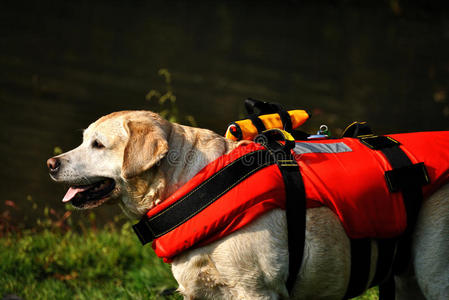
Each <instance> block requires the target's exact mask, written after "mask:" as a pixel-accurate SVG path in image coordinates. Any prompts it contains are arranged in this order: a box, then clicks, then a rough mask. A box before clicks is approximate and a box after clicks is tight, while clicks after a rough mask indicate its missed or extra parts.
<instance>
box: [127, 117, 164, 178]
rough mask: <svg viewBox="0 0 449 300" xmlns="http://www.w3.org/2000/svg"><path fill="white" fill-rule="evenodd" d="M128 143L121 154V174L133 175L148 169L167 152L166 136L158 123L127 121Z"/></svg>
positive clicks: (128, 176) (130, 176)
mask: <svg viewBox="0 0 449 300" xmlns="http://www.w3.org/2000/svg"><path fill="white" fill-rule="evenodd" d="M125 129H126V130H127V132H128V143H127V145H126V147H125V151H124V154H123V165H122V176H123V177H124V178H126V179H129V178H132V177H135V176H137V175H139V174H141V173H142V172H144V171H147V170H149V169H150V168H151V167H152V166H154V165H155V164H156V163H157V162H159V161H160V160H161V159H162V158H163V157H164V156H165V155H166V154H167V152H168V143H167V137H166V135H165V133H164V131H163V130H162V129H161V128H160V127H159V126H158V125H152V124H150V123H149V122H137V121H128V122H127V123H126V124H125Z"/></svg>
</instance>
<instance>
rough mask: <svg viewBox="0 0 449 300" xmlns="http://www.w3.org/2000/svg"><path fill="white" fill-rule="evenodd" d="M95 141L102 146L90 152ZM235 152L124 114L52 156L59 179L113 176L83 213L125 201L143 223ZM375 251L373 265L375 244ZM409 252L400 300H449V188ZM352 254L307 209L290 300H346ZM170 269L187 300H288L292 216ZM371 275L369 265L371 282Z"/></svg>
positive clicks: (333, 221)
mask: <svg viewBox="0 0 449 300" xmlns="http://www.w3.org/2000/svg"><path fill="white" fill-rule="evenodd" d="M95 140H97V142H100V143H101V144H102V145H104V147H103V148H98V147H96V148H95V147H93V146H92V143H93V141H95ZM241 143H242V142H241ZM238 145H239V143H237V142H232V141H229V140H226V139H224V138H223V137H221V136H219V135H217V134H215V133H213V132H211V131H209V130H205V129H198V128H192V127H187V126H182V125H179V124H175V123H170V122H168V121H166V120H164V119H162V118H161V117H160V116H159V115H157V114H155V113H152V112H148V111H124V112H117V113H113V114H110V115H107V116H105V117H102V118H100V119H99V120H98V121H96V122H95V123H93V124H91V125H90V126H89V127H88V128H87V129H86V130H85V132H84V140H83V143H82V144H81V145H80V146H79V147H78V148H76V149H74V150H72V151H70V152H67V153H64V154H61V155H59V156H57V157H55V159H58V160H59V161H60V163H61V165H60V167H59V169H58V171H57V172H53V173H52V178H53V179H54V180H55V181H57V182H62V183H66V184H69V185H82V184H84V185H85V184H90V183H92V182H96V181H98V180H100V179H101V178H112V179H114V181H115V183H116V187H115V189H114V191H113V192H112V194H111V195H110V196H109V197H107V198H105V199H101V200H98V201H91V202H88V203H84V204H82V205H79V207H80V208H91V207H95V206H99V205H101V204H102V203H103V202H106V201H107V202H108V203H119V204H121V206H122V208H123V210H124V211H125V213H126V214H127V215H129V216H131V217H133V218H136V219H139V218H140V217H142V216H143V215H144V214H145V213H146V212H147V211H148V210H149V209H150V208H152V207H154V206H155V205H158V204H159V203H160V202H161V201H163V200H164V199H165V198H166V197H167V196H169V195H170V194H171V193H173V192H174V191H176V190H177V189H178V188H179V187H180V186H182V185H183V184H184V183H186V182H187V181H188V180H189V179H191V178H192V177H193V176H194V175H195V174H196V173H197V172H198V171H199V170H200V169H201V168H203V167H204V166H205V165H206V164H208V163H209V162H211V161H213V160H215V159H216V158H218V157H219V156H221V155H223V154H225V153H228V152H229V151H231V150H232V149H234V148H235V147H237V146H238ZM372 249H373V251H372V253H373V255H372V266H375V261H376V259H377V245H376V243H375V242H373V243H372ZM412 254H413V259H412V265H411V266H410V268H409V271H408V272H407V274H404V275H403V276H401V277H396V278H395V279H396V287H397V288H396V294H397V299H423V298H424V297H425V298H427V299H449V185H446V186H444V187H443V188H441V189H440V190H439V191H438V192H437V193H435V194H434V195H433V196H432V197H430V198H429V199H427V200H426V201H425V202H424V203H423V206H422V209H421V211H420V214H419V218H418V222H417V224H416V230H415V233H414V235H413V243H412ZM350 255H351V254H350V243H349V239H348V237H347V236H346V234H345V231H344V229H343V227H342V225H341V224H340V222H339V220H338V218H337V217H336V216H335V214H334V213H333V212H332V211H330V210H329V209H328V208H325V207H321V208H313V209H308V210H307V227H306V242H305V249H304V257H303V264H302V267H301V270H300V273H299V275H298V278H297V282H296V285H295V287H294V290H293V293H292V296H291V299H341V298H342V297H343V296H344V294H345V291H346V288H347V285H348V281H349V276H350ZM148 267H150V266H148ZM172 271H173V275H174V277H175V278H176V280H177V281H178V283H179V288H178V290H179V292H180V293H181V294H182V295H184V297H185V299H290V298H289V294H288V292H287V290H286V287H285V282H286V279H287V275H288V251H287V234H286V220H285V212H284V211H282V210H272V211H270V212H268V213H266V214H265V215H263V216H262V217H260V218H258V219H257V220H256V221H254V222H253V223H251V224H250V225H248V226H246V227H244V228H243V229H241V230H239V231H237V232H234V233H233V234H231V235H229V236H227V237H226V238H223V239H221V240H218V241H216V242H214V243H212V244H210V245H207V246H204V247H201V248H197V249H193V250H189V251H186V252H184V253H182V254H181V255H179V256H177V257H176V258H175V259H174V261H173V263H172ZM374 273H375V267H372V270H371V276H370V277H371V279H372V277H373V276H374Z"/></svg>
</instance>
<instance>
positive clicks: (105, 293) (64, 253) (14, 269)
mask: <svg viewBox="0 0 449 300" xmlns="http://www.w3.org/2000/svg"><path fill="white" fill-rule="evenodd" d="M0 261H1V264H0V297H1V296H2V295H5V294H16V295H18V296H20V297H23V298H24V299H148V298H149V299H180V297H175V296H168V297H164V296H163V295H161V292H163V291H164V290H165V289H167V288H173V287H176V282H175V281H174V279H173V277H172V276H171V273H170V270H169V266H168V265H166V264H164V263H162V262H161V261H160V260H159V259H158V258H157V257H155V255H154V252H153V250H152V249H151V247H144V248H143V247H142V246H141V245H140V244H139V242H138V241H137V238H136V237H134V236H132V229H131V228H130V227H129V225H125V226H124V227H123V228H121V229H120V230H117V229H114V227H112V226H111V227H108V228H105V229H102V230H98V231H96V230H91V229H90V230H87V231H85V232H84V233H81V234H78V233H74V232H73V231H67V232H65V233H62V232H59V233H58V232H55V231H54V230H53V231H51V230H44V231H42V232H39V233H31V232H27V231H24V232H22V233H20V234H17V233H16V234H8V235H6V236H3V237H2V238H1V239H0Z"/></svg>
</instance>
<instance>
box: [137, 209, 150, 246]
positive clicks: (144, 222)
mask: <svg viewBox="0 0 449 300" xmlns="http://www.w3.org/2000/svg"><path fill="white" fill-rule="evenodd" d="M133 229H134V232H135V233H136V235H137V237H138V238H139V240H140V242H141V243H142V245H145V244H147V243H149V242H152V241H153V240H154V238H155V236H154V233H153V231H152V230H151V227H150V225H149V224H148V218H147V217H146V216H143V218H142V219H141V220H140V221H139V223H137V224H134V225H133Z"/></svg>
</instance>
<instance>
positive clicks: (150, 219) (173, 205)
mask: <svg viewBox="0 0 449 300" xmlns="http://www.w3.org/2000/svg"><path fill="white" fill-rule="evenodd" d="M261 151H264V150H256V151H254V152H250V153H247V154H245V155H243V156H240V157H239V158H238V159H236V160H234V161H233V162H231V163H230V164H228V165H226V166H225V167H223V168H222V169H221V170H220V171H218V172H217V173H215V174H214V175H212V176H211V177H209V178H208V179H207V180H206V181H204V182H202V183H201V184H199V185H198V186H197V187H196V188H195V189H193V190H191V191H190V192H189V193H187V194H186V195H184V196H183V197H182V198H181V199H179V200H178V201H176V202H175V203H173V204H172V205H170V206H169V207H167V208H166V209H165V210H163V211H161V212H159V213H158V214H157V215H154V216H152V217H151V218H149V219H148V220H149V221H152V220H154V219H155V218H157V217H159V216H160V215H161V214H163V213H165V212H166V211H168V210H170V209H172V208H173V207H175V206H177V205H178V204H180V203H181V202H182V201H184V200H185V199H186V198H187V197H189V196H190V195H191V194H193V193H194V192H195V191H197V190H198V189H199V188H201V187H202V186H204V185H205V184H206V183H207V182H209V181H210V180H212V179H213V178H215V177H216V176H218V174H220V173H221V172H222V171H224V170H225V169H227V168H228V167H230V166H232V165H233V164H235V163H237V162H238V161H239V160H240V159H241V158H243V157H246V156H249V155H251V154H253V153H256V152H261Z"/></svg>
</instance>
